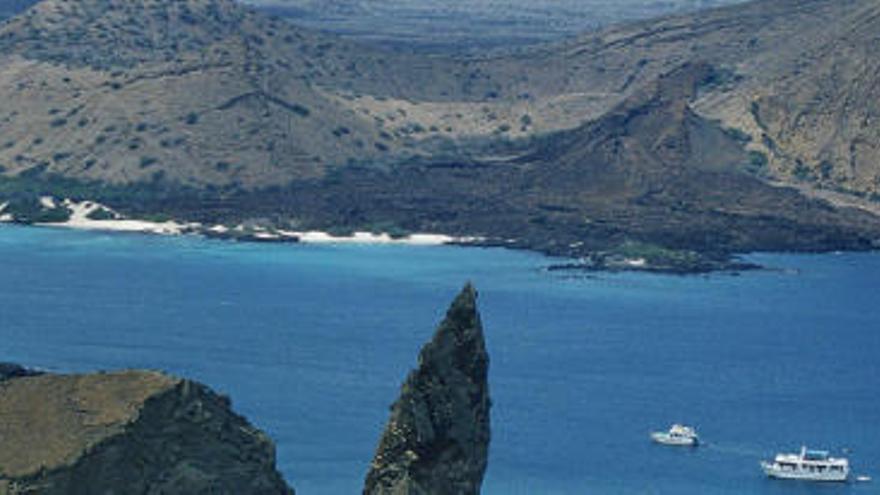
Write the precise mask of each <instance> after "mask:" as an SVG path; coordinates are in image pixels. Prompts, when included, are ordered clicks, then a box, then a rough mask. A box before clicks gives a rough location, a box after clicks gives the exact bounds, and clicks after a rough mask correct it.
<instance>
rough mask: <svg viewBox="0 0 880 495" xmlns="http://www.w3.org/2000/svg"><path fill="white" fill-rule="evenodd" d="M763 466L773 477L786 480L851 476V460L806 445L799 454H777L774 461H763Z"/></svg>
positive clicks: (829, 478)
mask: <svg viewBox="0 0 880 495" xmlns="http://www.w3.org/2000/svg"><path fill="white" fill-rule="evenodd" d="M761 468H762V469H763V470H764V473H765V474H767V476H769V477H771V478H779V479H786V480H807V481H846V479H847V478H848V477H849V460H847V459H846V458H844V457H840V458H834V457H831V456H830V455H829V454H828V452H827V451H824V450H807V448H806V447H801V452H800V453H799V454H776V458H775V459H773V461H772V462H770V461H761Z"/></svg>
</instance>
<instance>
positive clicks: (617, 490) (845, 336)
mask: <svg viewBox="0 0 880 495" xmlns="http://www.w3.org/2000/svg"><path fill="white" fill-rule="evenodd" d="M752 258H753V259H754V260H756V261H758V262H761V263H763V264H766V265H768V266H771V267H774V268H775V269H774V270H768V271H761V272H752V273H746V274H743V275H741V276H731V275H711V276H691V277H676V276H657V275H644V274H600V275H595V276H583V275H578V274H562V273H556V272H547V271H545V270H543V268H544V267H546V266H547V265H548V264H549V263H550V260H548V259H547V258H544V257H541V256H539V255H535V254H530V253H524V252H511V251H504V250H497V249H464V248H454V247H431V248H426V247H400V246H394V247H392V246H314V245H313V246H292V245H258V244H235V243H229V242H220V241H210V240H205V239H201V238H195V237H173V238H172V237H151V236H142V235H125V234H102V233H86V232H74V231H64V230H52V229H39V228H21V227H10V226H7V227H0V339H2V340H0V342H2V345H0V360H3V361H13V362H19V363H23V364H27V365H31V366H37V367H42V368H47V369H50V370H57V371H90V370H99V369H115V368H157V369H162V370H167V371H170V372H172V373H175V374H179V375H184V376H187V377H192V378H196V379H198V380H201V381H204V382H206V383H207V384H209V385H211V386H212V387H214V388H215V389H217V390H218V391H221V392H223V393H227V394H230V395H231V396H232V398H233V403H234V406H235V408H236V409H237V410H238V411H239V412H241V413H243V414H244V415H246V416H247V417H248V418H249V419H250V420H251V421H252V422H254V423H255V424H256V425H257V426H259V427H261V428H263V429H264V430H266V431H267V432H268V433H269V434H270V435H271V436H272V437H273V438H274V439H275V440H276V443H277V446H278V462H279V467H280V469H281V470H282V472H283V473H284V475H285V476H286V477H287V479H288V480H289V481H291V483H292V484H293V485H294V486H295V487H296V489H297V492H298V493H301V494H304V495H311V494H333V495H336V494H354V493H360V488H361V486H362V481H363V477H364V475H365V473H366V470H367V467H368V463H369V461H370V459H371V457H372V454H373V449H374V448H375V445H376V442H377V441H378V437H379V434H380V432H381V430H382V428H383V426H384V422H385V420H386V419H387V414H388V406H389V405H390V403H391V402H392V401H393V400H394V398H395V397H396V395H397V392H398V387H399V384H400V383H401V381H402V380H403V378H404V376H405V374H406V372H407V371H408V370H409V369H410V368H411V367H413V366H414V365H415V361H416V356H417V353H418V350H419V348H420V346H421V345H422V344H423V343H424V342H425V341H426V340H427V339H429V338H430V336H431V334H432V332H433V330H434V327H435V326H436V324H437V323H438V322H439V320H440V319H441V318H442V316H443V314H444V312H445V309H446V307H447V305H448V303H449V302H450V301H451V299H452V298H453V297H454V295H455V294H456V293H457V291H458V290H459V289H460V288H461V286H462V285H463V283H464V282H465V281H466V280H472V281H473V282H474V283H475V284H476V286H477V287H478V289H479V290H480V305H481V310H482V313H483V321H484V325H485V327H486V333H487V340H488V345H489V350H490V353H491V368H490V379H491V391H492V394H493V404H494V406H493V411H492V421H493V423H492V426H493V439H492V447H491V458H490V462H489V471H488V473H487V477H486V481H485V484H484V490H483V493H485V494H488V495H515V494H581V493H593V494H640V495H644V494H675V495H689V494H716V493H717V494H742V493H757V494H813V493H815V494H823V495H824V494H844V493H845V494H849V493H858V494H861V493H877V492H878V490H877V487H876V486H874V485H872V484H851V485H809V484H803V483H797V482H778V481H776V482H775V481H771V480H768V479H765V478H764V477H763V475H762V474H761V473H760V470H759V466H758V461H759V460H760V459H762V458H765V457H768V456H771V455H773V454H774V453H775V452H777V451H781V450H786V451H794V450H797V449H799V447H800V445H801V444H802V443H807V444H808V445H810V446H814V447H824V448H829V449H832V450H834V451H837V452H839V451H840V449H843V448H847V449H848V450H849V452H850V454H849V457H850V458H851V461H852V462H853V464H854V470H855V472H856V473H864V474H869V475H873V476H875V477H877V476H878V475H880V394H878V390H880V364H878V363H880V360H878V356H880V292H878V290H877V288H878V283H880V282H878V281H880V255H877V254H840V255H815V256H813V255H811V256H790V255H761V256H754V257H752ZM676 421H683V422H687V423H691V424H694V425H696V426H697V427H698V429H699V431H700V433H701V435H702V437H703V438H704V439H705V440H706V441H707V442H708V445H706V446H705V447H701V448H699V449H694V450H691V449H674V448H664V447H661V446H657V445H653V444H651V443H650V442H649V441H648V433H649V431H651V430H653V429H662V428H665V427H667V426H668V425H669V424H670V423H672V422H676Z"/></svg>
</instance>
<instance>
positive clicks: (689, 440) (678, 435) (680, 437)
mask: <svg viewBox="0 0 880 495" xmlns="http://www.w3.org/2000/svg"><path fill="white" fill-rule="evenodd" d="M651 440H654V441H655V442H657V443H662V444H663V445H678V446H682V447H696V446H697V445H699V444H700V437H699V436H697V432H696V431H695V430H694V429H693V428H691V427H690V426H684V425H680V424H674V425H672V427H671V428H669V431H655V432H653V433H651Z"/></svg>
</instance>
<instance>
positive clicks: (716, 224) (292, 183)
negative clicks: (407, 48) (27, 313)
mask: <svg viewBox="0 0 880 495" xmlns="http://www.w3.org/2000/svg"><path fill="white" fill-rule="evenodd" d="M877 9H878V7H877V3H876V1H875V0H847V1H838V0H753V1H751V2H747V3H744V4H738V5H732V6H728V7H723V8H718V9H713V10H707V11H702V12H699V13H694V14H687V15H679V16H671V17H664V18H661V19H654V20H647V21H641V22H638V23H632V24H626V25H622V26H617V27H611V28H608V29H605V30H602V31H599V32H596V33H591V34H588V35H585V36H582V37H580V38H577V39H573V40H570V41H567V42H564V43H560V44H555V45H547V46H540V47H535V48H530V49H526V50H522V51H520V52H517V53H509V54H504V55H485V56H468V57H442V56H424V55H416V54H412V53H410V54H407V53H398V52H390V51H383V50H382V49H379V48H375V47H369V46H363V45H359V44H357V43H354V42H351V41H346V40H343V39H341V38H338V37H335V36H333V35H328V34H320V33H316V32H312V31H309V30H308V29H303V28H299V27H296V26H293V25H291V24H290V23H288V22H286V21H283V20H281V19H278V18H273V17H270V16H267V15H264V14H261V13H259V12H256V11H254V10H252V9H250V8H247V7H245V6H243V5H240V4H237V3H235V2H233V1H232V0H183V1H170V0H136V1H123V0H67V1H62V0H43V1H42V2H41V3H39V4H38V5H36V6H34V7H33V8H32V9H30V10H28V11H27V12H26V13H24V14H22V15H20V16H17V17H15V18H13V19H11V20H9V21H7V22H6V23H5V24H2V25H0V49H2V53H3V55H2V57H0V97H2V98H3V101H6V102H8V104H7V105H6V106H4V107H3V108H2V109H0V166H2V169H0V171H3V173H4V174H5V176H6V177H7V178H10V179H7V181H6V182H4V183H0V186H2V187H0V192H2V191H6V192H7V193H8V192H11V193H12V194H13V195H16V194H17V195H21V194H24V192H23V191H25V192H27V194H34V193H38V194H43V193H52V194H55V195H56V196H59V197H61V196H77V197H80V198H81V199H99V200H103V201H105V202H109V203H112V206H114V207H116V208H117V209H118V210H120V211H122V212H124V213H128V214H136V215H152V214H155V213H164V214H168V215H171V216H174V217H180V218H185V219H189V220H198V221H202V222H206V223H209V222H213V223H226V224H234V223H238V222H245V221H258V222H264V223H269V224H272V225H274V226H280V227H286V226H295V227H298V228H299V227H306V228H324V229H327V228H331V229H341V230H346V229H359V228H360V229H362V228H367V229H376V228H389V227H390V228H393V229H395V230H399V231H411V230H414V229H427V230H434V231H441V232H446V233H453V234H463V235H478V236H483V237H485V238H487V239H490V241H489V242H493V243H494V242H503V243H504V244H505V245H512V246H520V247H530V248H535V249H541V250H543V251H546V252H553V253H559V254H573V255H591V254H595V253H596V252H597V250H600V251H603V252H604V251H605V250H607V249H616V248H615V246H617V247H618V248H619V247H620V246H630V245H632V243H634V242H635V243H649V244H651V245H655V244H656V245H659V246H661V247H663V248H675V249H685V250H695V251H699V252H700V253H703V255H708V254H711V255H712V256H715V255H721V256H722V257H723V256H724V255H726V254H729V253H730V252H733V251H740V250H760V249H780V248H784V249H832V248H833V249H838V248H859V249H866V248H870V247H871V246H874V245H875V241H876V239H878V238H880V235H877V233H878V227H877V220H876V218H875V217H873V216H872V215H870V214H868V213H865V211H877V207H876V205H875V204H871V203H870V202H868V201H863V200H862V199H861V197H867V198H870V197H872V195H875V194H876V193H877V191H878V187H880V165H878V163H880V160H878V158H880V157H878V156H877V146H876V141H877V137H878V136H877V132H878V125H877V122H875V120H876V119H875V117H876V115H874V114H875V113H876V110H877V109H876V106H877V98H876V96H878V95H877V84H876V79H877V77H876V76H877V67H878V62H877V55H876V54H877V53H880V52H878V51H877V50H876V48H877V47H878V46H877V43H878V42H877V39H878V38H877V35H876V34H875V33H877V32H880V29H876V28H877V27H878V26H876V24H877V22H878V19H880V16H878V12H877ZM670 81H674V83H670ZM681 85H683V86H681ZM70 181H74V182H70ZM779 184H783V185H784V184H789V185H794V186H796V187H797V188H799V189H800V190H801V191H802V192H804V193H805V194H806V196H803V195H801V193H798V192H796V191H794V190H793V189H785V188H780V187H777V186H778V185H779ZM819 188H825V189H826V190H830V191H834V192H837V193H841V194H843V196H842V197H843V198H844V199H845V201H841V200H839V198H838V199H836V200H835V204H837V205H838V206H840V205H844V204H846V205H855V206H858V207H859V208H861V210H862V211H854V210H850V209H848V208H838V207H835V206H833V205H831V204H829V203H826V202H825V201H822V200H813V199H810V198H809V197H808V196H814V195H816V194H818V193H817V191H819ZM820 192H821V191H820ZM823 194H824V193H823ZM135 198H136V199H135ZM0 199H2V198H0ZM32 200H33V198H32ZM378 226H384V227H378Z"/></svg>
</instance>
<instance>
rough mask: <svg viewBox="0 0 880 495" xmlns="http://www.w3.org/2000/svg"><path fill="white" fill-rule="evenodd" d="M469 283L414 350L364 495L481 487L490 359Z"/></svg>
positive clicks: (460, 493)
mask: <svg viewBox="0 0 880 495" xmlns="http://www.w3.org/2000/svg"><path fill="white" fill-rule="evenodd" d="M476 299H477V292H476V290H475V289H474V288H473V286H471V285H470V284H468V285H467V286H466V287H465V288H464V290H462V291H461V293H460V294H459V295H458V297H456V299H455V301H454V302H453V303H452V306H451V307H450V308H449V310H448V312H447V314H446V318H445V319H444V321H443V322H442V323H441V324H440V326H439V327H438V328H437V331H436V333H435V334H434V337H433V339H432V340H431V342H429V343H428V344H426V345H425V347H424V348H423V349H422V351H421V353H420V354H419V366H418V368H417V369H415V370H413V371H412V372H410V374H409V376H408V377H407V379H406V381H405V382H404V384H403V386H402V388H401V393H400V397H399V398H398V400H397V401H396V402H395V403H394V404H393V405H392V407H391V418H390V419H389V421H388V425H387V426H386V428H385V431H384V433H383V435H382V438H381V440H380V442H379V446H378V448H377V449H376V455H375V457H374V459H373V462H372V465H371V469H370V472H369V473H368V475H367V479H366V484H365V487H364V492H363V493H364V495H396V494H401V495H403V494H409V495H418V494H425V495H427V494H437V495H445V494H449V495H453V494H455V495H468V494H477V493H479V492H480V486H481V484H482V480H483V475H484V473H485V471H486V465H487V462H488V450H489V439H490V430H489V408H490V405H491V402H490V399H489V386H488V381H487V377H488V370H489V356H488V354H487V352H486V344H485V340H484V337H483V327H482V323H481V321H480V315H479V313H478V311H477V305H476Z"/></svg>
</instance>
